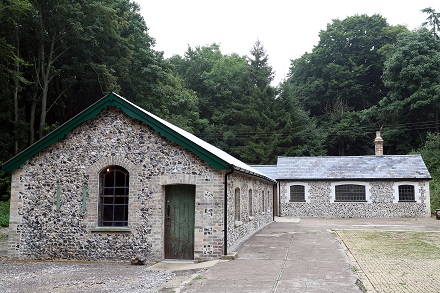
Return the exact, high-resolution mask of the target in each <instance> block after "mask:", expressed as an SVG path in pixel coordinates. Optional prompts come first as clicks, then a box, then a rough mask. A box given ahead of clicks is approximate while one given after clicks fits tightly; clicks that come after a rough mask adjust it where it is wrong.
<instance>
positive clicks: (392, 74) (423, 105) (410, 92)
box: [373, 29, 440, 153]
mask: <svg viewBox="0 0 440 293" xmlns="http://www.w3.org/2000/svg"><path fill="white" fill-rule="evenodd" d="M439 67H440V42H439V41H438V40H436V39H435V38H434V37H433V36H432V34H431V33H430V32H429V31H428V30H427V29H420V30H417V31H415V32H407V33H403V34H400V35H399V37H398V40H397V42H396V44H395V45H394V49H393V52H392V54H390V55H389V57H388V59H387V60H386V62H385V67H384V73H383V79H384V84H385V86H386V87H387V90H388V94H387V96H386V97H384V98H383V99H382V100H381V101H380V102H379V103H378V105H377V106H376V107H373V109H374V110H373V111H374V112H375V113H376V117H378V118H379V120H380V121H381V122H380V123H381V124H382V125H385V127H387V128H391V129H392V132H393V133H392V134H393V135H392V136H389V137H390V138H391V139H390V140H389V142H390V143H392V144H393V145H396V146H397V145H399V147H400V151H399V152H402V153H407V152H408V151H410V150H411V148H418V147H420V146H421V144H422V142H423V139H424V133H426V131H428V130H431V131H438V125H439V111H440V82H439V80H440V72H439V71H438V68H439ZM421 134H422V135H421ZM405 141H406V142H410V144H409V145H408V144H405ZM403 147H405V148H403Z"/></svg>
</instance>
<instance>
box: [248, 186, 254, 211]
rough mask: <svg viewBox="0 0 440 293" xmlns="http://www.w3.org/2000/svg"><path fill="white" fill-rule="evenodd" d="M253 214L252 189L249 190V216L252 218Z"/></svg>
mask: <svg viewBox="0 0 440 293" xmlns="http://www.w3.org/2000/svg"><path fill="white" fill-rule="evenodd" d="M253 214H254V211H253V203H252V189H249V216H252V215H253Z"/></svg>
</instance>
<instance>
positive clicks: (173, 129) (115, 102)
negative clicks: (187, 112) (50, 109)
mask: <svg viewBox="0 0 440 293" xmlns="http://www.w3.org/2000/svg"><path fill="white" fill-rule="evenodd" d="M109 106H115V107H117V108H119V109H121V110H122V111H124V113H125V114H127V115H128V116H130V117H132V118H134V119H137V120H140V121H142V122H144V123H145V124H147V125H149V126H150V127H151V128H153V129H154V130H155V131H157V132H158V133H159V134H160V135H162V136H164V137H165V138H167V139H168V140H170V141H172V142H174V143H176V144H178V145H180V146H182V147H184V148H185V149H187V150H189V151H190V152H192V153H194V154H195V155H196V156H198V157H199V158H201V159H202V160H203V161H205V162H206V163H207V164H209V165H210V166H211V167H213V168H214V169H216V170H230V169H231V168H234V169H237V170H245V171H246V173H250V174H253V175H255V176H259V177H263V178H266V176H265V175H263V174H262V173H260V172H259V171H257V170H255V169H253V168H252V167H250V166H248V165H246V164H245V163H243V162H241V161H240V160H238V159H236V158H234V157H232V156H231V155H229V154H227V153H225V152H224V151H222V150H220V149H218V148H216V147H214V146H212V145H210V144H208V143H207V142H205V141H203V140H201V139H199V138H198V137H196V136H194V135H192V134H191V133H189V132H187V131H185V130H183V129H181V128H179V127H177V126H175V125H173V124H171V123H169V122H167V121H165V120H163V119H161V118H159V117H157V116H155V115H153V114H151V113H149V112H147V111H145V110H144V109H142V108H140V107H138V106H136V105H135V104H133V103H131V102H130V101H128V100H126V99H124V98H123V97H121V96H119V95H117V94H115V93H110V94H108V95H106V96H105V97H103V98H102V99H100V100H99V101H97V102H96V103H94V104H93V105H91V106H90V107H88V108H87V109H85V110H84V111H82V112H81V113H79V114H78V115H76V116H75V117H73V118H72V119H70V120H69V121H67V122H66V123H64V124H62V125H61V126H60V127H58V128H57V129H55V130H54V131H52V132H51V133H49V134H48V135H46V136H45V137H43V138H42V139H40V140H39V141H37V142H36V143H34V144H33V145H31V146H30V147H28V148H27V149H25V150H24V151H22V152H21V153H19V154H17V155H16V156H15V157H13V158H12V159H10V160H9V161H7V162H5V163H4V164H3V165H2V170H3V171H5V172H11V171H13V170H15V169H17V168H19V167H20V166H21V165H22V164H23V163H24V162H26V161H27V160H28V159H30V158H31V157H33V156H34V155H36V154H37V153H39V152H41V151H43V150H44V149H46V148H47V147H49V146H50V145H52V144H53V143H56V142H58V141H60V140H62V139H63V138H64V137H65V136H66V135H67V134H69V133H70V132H71V131H72V130H73V129H75V128H76V127H78V126H80V125H81V124H82V123H84V122H86V121H88V120H90V119H92V118H94V117H96V116H97V115H98V114H99V113H101V111H102V110H103V109H105V108H107V107H109ZM266 179H269V180H271V179H270V178H266Z"/></svg>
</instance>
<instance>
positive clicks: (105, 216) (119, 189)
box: [98, 166, 129, 226]
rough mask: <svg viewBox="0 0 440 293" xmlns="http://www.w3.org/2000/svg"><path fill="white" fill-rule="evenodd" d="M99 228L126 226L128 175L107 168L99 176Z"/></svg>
mask: <svg viewBox="0 0 440 293" xmlns="http://www.w3.org/2000/svg"><path fill="white" fill-rule="evenodd" d="M99 181H100V189H99V207H98V214H99V221H98V222H99V223H98V225H99V226H128V191H129V188H128V187H129V174H128V171H127V170H125V169H124V168H122V167H120V166H108V167H107V168H105V169H104V170H103V171H102V172H101V173H100V174H99Z"/></svg>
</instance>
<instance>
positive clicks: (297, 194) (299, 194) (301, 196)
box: [290, 185, 306, 202]
mask: <svg viewBox="0 0 440 293" xmlns="http://www.w3.org/2000/svg"><path fill="white" fill-rule="evenodd" d="M305 201H306V197H305V188H304V185H292V186H290V202H305Z"/></svg>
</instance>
